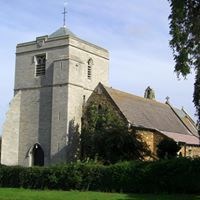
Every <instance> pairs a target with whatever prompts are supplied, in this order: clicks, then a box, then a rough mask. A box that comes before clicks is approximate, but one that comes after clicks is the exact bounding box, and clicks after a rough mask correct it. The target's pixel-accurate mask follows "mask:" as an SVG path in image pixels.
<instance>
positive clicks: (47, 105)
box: [2, 36, 109, 166]
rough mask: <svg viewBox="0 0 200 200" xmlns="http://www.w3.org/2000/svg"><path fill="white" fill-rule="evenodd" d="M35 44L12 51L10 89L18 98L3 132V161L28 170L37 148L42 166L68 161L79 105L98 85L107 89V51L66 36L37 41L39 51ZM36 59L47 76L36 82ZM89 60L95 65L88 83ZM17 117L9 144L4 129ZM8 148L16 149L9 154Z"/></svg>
mask: <svg viewBox="0 0 200 200" xmlns="http://www.w3.org/2000/svg"><path fill="white" fill-rule="evenodd" d="M37 39H38V38H37ZM37 39H36V41H33V42H28V43H23V44H19V45H17V50H16V70H15V87H14V89H15V95H16V96H17V94H18V93H19V92H20V94H21V98H20V99H19V100H18V101H17V102H18V104H17V103H16V100H14V102H15V103H14V104H16V105H15V106H14V107H15V108H13V106H12V105H11V107H10V110H9V112H8V113H9V114H8V117H7V122H6V123H7V124H8V125H6V129H4V131H3V142H2V143H3V145H2V149H3V153H2V155H3V161H5V164H8V165H9V164H16V165H17V164H19V165H23V166H30V165H31V163H30V160H32V159H30V157H31V155H30V152H31V149H32V147H33V146H34V144H36V143H38V144H39V145H40V146H41V148H42V149H43V151H44V163H45V165H49V164H55V163H60V162H66V161H71V160H73V159H74V158H75V156H76V149H77V145H76V143H77V141H78V138H77V137H76V136H77V133H80V129H81V117H82V107H83V104H84V102H85V101H87V99H88V98H89V96H90V95H91V93H92V91H93V90H94V88H95V87H96V86H97V84H98V83H99V82H102V83H103V84H106V85H108V70H109V66H108V65H109V64H108V62H109V54H108V51H107V50H105V49H103V48H100V47H98V46H96V45H93V44H90V43H88V42H85V41H83V40H81V39H79V38H76V37H71V36H63V37H60V38H48V37H47V36H45V37H41V38H39V39H40V40H43V42H42V45H38V41H37ZM41 54H45V55H46V74H45V76H39V77H36V76H35V67H36V62H35V57H36V56H37V55H41ZM90 58H91V59H92V60H93V63H94V64H93V66H92V77H91V79H88V76H87V73H88V60H89V59H90ZM16 98H17V97H14V99H16ZM16 112H17V113H16ZM16 116H18V121H16V123H13V124H12V126H10V127H12V129H13V130H15V129H17V130H18V132H17V133H18V137H14V139H13V135H12V134H13V133H11V132H12V131H11V130H10V129H9V124H11V121H13V118H16ZM14 140H15V141H14ZM13 142H14V143H16V145H15V147H12V148H9V147H10V146H12V144H13ZM13 148H15V149H14V153H13V151H12V149H13ZM12 157H13V159H12ZM6 159H7V160H6ZM11 160H12V161H11Z"/></svg>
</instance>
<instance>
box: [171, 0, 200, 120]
mask: <svg viewBox="0 0 200 200" xmlns="http://www.w3.org/2000/svg"><path fill="white" fill-rule="evenodd" d="M168 1H169V2H170V7H171V15H170V16H169V19H170V34H171V36H172V39H171V41H170V46H171V48H172V49H173V55H174V60H175V62H176V65H175V72H177V74H178V76H179V75H180V74H181V75H183V77H186V76H187V75H188V74H189V73H190V72H191V69H192V68H193V69H194V70H195V74H196V77H195V83H194V94H193V102H194V104H195V106H196V110H197V115H198V121H199V122H200V1H199V0H168Z"/></svg>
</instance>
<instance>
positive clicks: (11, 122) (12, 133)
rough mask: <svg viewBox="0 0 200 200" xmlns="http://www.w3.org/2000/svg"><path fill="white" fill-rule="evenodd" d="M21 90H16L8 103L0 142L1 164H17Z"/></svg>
mask: <svg viewBox="0 0 200 200" xmlns="http://www.w3.org/2000/svg"><path fill="white" fill-rule="evenodd" d="M20 107H21V92H18V93H17V94H16V95H15V97H14V98H13V99H12V101H11V103H10V109H9V111H8V112H7V114H6V120H5V122H4V124H3V134H2V144H1V164H4V165H17V164H18V158H19V133H20V115H21V112H20Z"/></svg>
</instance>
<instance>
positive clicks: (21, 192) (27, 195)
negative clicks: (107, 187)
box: [0, 188, 200, 200]
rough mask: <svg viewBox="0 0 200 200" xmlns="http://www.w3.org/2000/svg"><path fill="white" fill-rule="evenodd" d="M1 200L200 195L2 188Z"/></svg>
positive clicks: (143, 199) (148, 199)
mask: <svg viewBox="0 0 200 200" xmlns="http://www.w3.org/2000/svg"><path fill="white" fill-rule="evenodd" d="M0 200H200V195H199V196H198V195H150V194H145V195H138V194H131V195H129V194H117V193H101V192H78V191H70V192H64V191H48V190H46V191H37V190H25V189H10V188H0Z"/></svg>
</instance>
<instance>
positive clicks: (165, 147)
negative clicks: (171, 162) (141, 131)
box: [157, 138, 181, 159]
mask: <svg viewBox="0 0 200 200" xmlns="http://www.w3.org/2000/svg"><path fill="white" fill-rule="evenodd" d="M157 147H158V149H157V155H158V157H159V158H161V159H171V158H175V157H176V155H177V152H178V151H179V150H180V148H181V147H180V146H179V145H178V144H177V143H176V142H175V141H174V140H172V139H169V138H167V139H163V140H162V141H161V142H160V143H159V144H158V145H157Z"/></svg>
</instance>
